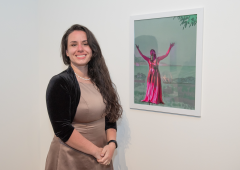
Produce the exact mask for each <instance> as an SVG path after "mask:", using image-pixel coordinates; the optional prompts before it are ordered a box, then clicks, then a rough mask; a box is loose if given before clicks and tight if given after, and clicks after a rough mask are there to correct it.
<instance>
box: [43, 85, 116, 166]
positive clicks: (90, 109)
mask: <svg viewBox="0 0 240 170" xmlns="http://www.w3.org/2000/svg"><path fill="white" fill-rule="evenodd" d="M79 85H80V89H81V97H80V102H79V105H78V108H77V111H76V115H75V117H74V120H73V123H72V125H73V126H74V127H75V129H76V130H77V131H78V132H79V133H81V134H82V135H83V136H84V137H85V138H86V139H88V140H89V141H91V142H92V143H93V144H95V145H96V146H98V147H101V148H103V147H104V146H105V145H106V144H107V138H106V133H105V115H104V114H105V113H104V110H105V104H104V102H103V98H102V95H101V94H100V92H99V91H98V90H97V88H96V86H94V85H93V84H89V83H82V82H79ZM79 142H81V141H79ZM45 170H113V164H112V161H111V163H110V165H102V164H99V163H98V162H97V160H96V159H95V158H94V157H93V156H91V155H88V154H85V153H83V152H81V151H78V150H76V149H73V148H71V147H70V146H68V145H67V144H65V143H64V142H62V141H61V140H60V139H59V138H58V137H56V136H54V138H53V141H52V143H51V146H50V150H49V152H48V156H47V160H46V166H45Z"/></svg>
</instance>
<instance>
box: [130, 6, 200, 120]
mask: <svg viewBox="0 0 240 170" xmlns="http://www.w3.org/2000/svg"><path fill="white" fill-rule="evenodd" d="M202 31H203V9H202V8H198V9H191V10H182V11H173V12H164V13H157V14H147V15H137V16H132V17H131V35H130V36H131V37H130V40H131V42H130V43H131V44H130V47H131V48H130V49H131V54H130V108H132V109H142V110H150V111H157V112H166V113H174V114H183V115H191V116H200V115H201V114H200V107H201V83H202V82H201V72H202V37H203V32H202Z"/></svg>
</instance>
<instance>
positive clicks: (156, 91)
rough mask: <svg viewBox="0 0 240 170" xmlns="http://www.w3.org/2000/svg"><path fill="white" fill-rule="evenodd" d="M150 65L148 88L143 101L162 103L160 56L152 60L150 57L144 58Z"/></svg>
mask: <svg viewBox="0 0 240 170" xmlns="http://www.w3.org/2000/svg"><path fill="white" fill-rule="evenodd" d="M144 59H145V60H146V61H147V62H148V65H149V71H148V76H147V89H146V96H145V98H144V99H143V100H142V102H150V103H154V104H159V103H162V104H164V102H163V100H162V85H161V78H160V72H159V70H158V66H159V62H160V58H157V59H154V60H153V61H152V62H151V60H150V59H149V58H144Z"/></svg>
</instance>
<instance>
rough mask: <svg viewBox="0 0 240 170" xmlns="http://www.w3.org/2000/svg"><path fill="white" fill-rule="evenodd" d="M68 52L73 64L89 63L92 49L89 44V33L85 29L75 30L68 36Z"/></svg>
mask: <svg viewBox="0 0 240 170" xmlns="http://www.w3.org/2000/svg"><path fill="white" fill-rule="evenodd" d="M67 43H68V44H67V51H66V54H67V56H68V57H69V58H70V60H71V64H74V65H76V66H84V65H87V64H88V62H89V61H90V60H91V58H92V50H91V48H90V47H89V45H88V41H87V35H86V33H85V32H84V31H73V32H72V33H71V34H69V36H68V42H67Z"/></svg>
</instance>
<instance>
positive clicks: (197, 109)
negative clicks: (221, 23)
mask: <svg viewBox="0 0 240 170" xmlns="http://www.w3.org/2000/svg"><path fill="white" fill-rule="evenodd" d="M188 15H197V24H196V25H195V26H196V58H195V60H196V65H195V67H196V69H195V71H196V72H195V100H194V109H184V108H177V107H165V106H163V105H159V104H158V105H156V104H152V105H151V103H149V105H147V104H146V103H145V104H139V103H136V102H135V101H134V97H135V96H134V88H135V87H134V81H135V80H134V76H136V74H135V73H134V67H135V62H134V60H135V59H134V57H135V54H136V44H135V43H136V42H135V38H136V37H135V29H136V28H135V25H134V23H136V21H143V20H154V19H164V18H171V17H178V16H188ZM173 19H175V18H173ZM176 19H177V18H176ZM179 22H180V21H179ZM151 26H152V27H154V25H151ZM182 27H184V25H182ZM187 27H188V25H187ZM187 27H186V28H185V29H187ZM146 28H147V27H146ZM183 29H184V28H183ZM160 31H161V30H160ZM150 34H151V33H149V35H150ZM186 41H187V40H186ZM170 53H171V52H170ZM202 55H203V8H195V9H186V10H179V11H169V12H159V13H153V14H144V15H133V16H131V17H130V108H131V109H139V110H147V111H154V112H162V113H172V114H180V115H188V116H197V117H200V116H201V93H202ZM146 81H147V80H146ZM182 105H184V104H182Z"/></svg>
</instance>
